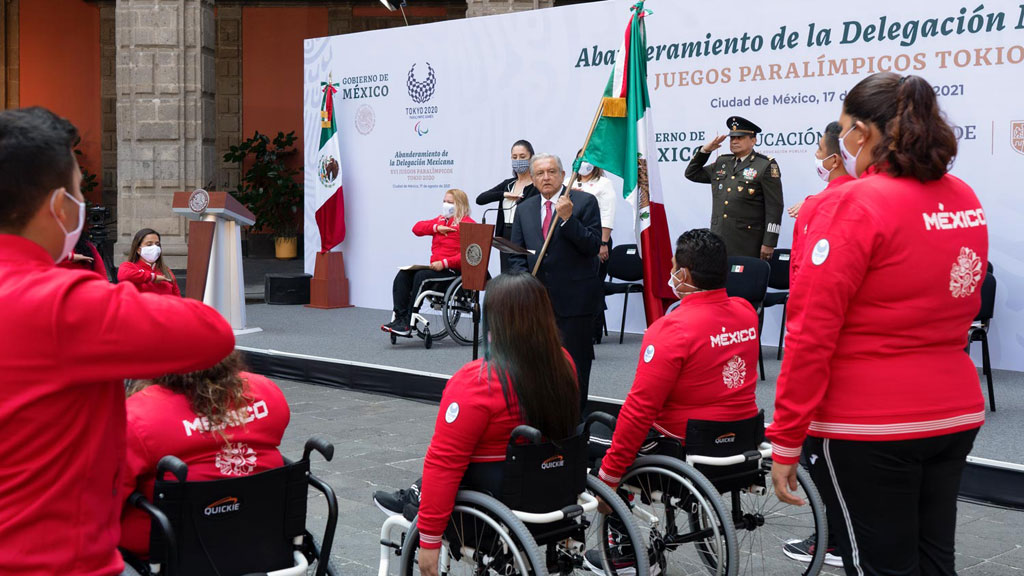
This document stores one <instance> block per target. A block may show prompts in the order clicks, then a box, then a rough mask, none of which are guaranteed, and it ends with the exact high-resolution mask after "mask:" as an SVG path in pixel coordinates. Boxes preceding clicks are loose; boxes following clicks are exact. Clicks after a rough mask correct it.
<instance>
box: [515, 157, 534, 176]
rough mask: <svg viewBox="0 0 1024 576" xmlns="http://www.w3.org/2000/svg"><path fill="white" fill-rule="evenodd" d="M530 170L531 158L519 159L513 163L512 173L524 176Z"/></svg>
mask: <svg viewBox="0 0 1024 576" xmlns="http://www.w3.org/2000/svg"><path fill="white" fill-rule="evenodd" d="M529 169H530V159H529V158H517V159H515V160H513V161H512V171H513V172H515V173H516V174H522V173H523V172H526V171H527V170H529Z"/></svg>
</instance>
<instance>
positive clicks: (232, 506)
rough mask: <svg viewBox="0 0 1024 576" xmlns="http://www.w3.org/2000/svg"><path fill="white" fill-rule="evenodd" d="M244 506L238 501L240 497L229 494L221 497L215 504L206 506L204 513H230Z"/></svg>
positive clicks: (211, 514)
mask: <svg viewBox="0 0 1024 576" xmlns="http://www.w3.org/2000/svg"><path fill="white" fill-rule="evenodd" d="M241 506H242V503H241V502H239V501H238V498H235V497H234V496H228V497H226V498H221V499H220V500H217V501H216V502H214V503H213V504H210V505H209V506H207V507H206V508H203V514H205V515H207V516H216V515H218V514H228V513H231V512H238V509H239V508H240V507H241Z"/></svg>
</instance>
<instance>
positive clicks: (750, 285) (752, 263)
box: [725, 256, 771, 380]
mask: <svg viewBox="0 0 1024 576" xmlns="http://www.w3.org/2000/svg"><path fill="white" fill-rule="evenodd" d="M770 275H771V267H770V266H769V265H768V262H766V261H764V260H761V259H760V258H750V257H747V256H730V257H729V275H728V276H727V277H726V279H725V291H726V293H727V294H729V296H735V297H738V298H743V299H744V300H746V301H747V302H750V305H751V306H753V307H754V310H755V311H757V319H758V322H757V362H758V365H759V366H760V373H761V380H764V379H765V378H764V354H763V351H762V350H761V323H762V320H763V319H764V315H763V314H764V298H765V294H767V293H768V277H769V276H770Z"/></svg>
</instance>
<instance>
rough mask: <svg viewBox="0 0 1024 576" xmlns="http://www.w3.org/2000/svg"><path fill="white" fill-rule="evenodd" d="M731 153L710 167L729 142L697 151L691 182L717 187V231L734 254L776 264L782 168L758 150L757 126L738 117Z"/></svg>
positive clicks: (713, 191)
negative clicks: (717, 151)
mask: <svg viewBox="0 0 1024 576" xmlns="http://www.w3.org/2000/svg"><path fill="white" fill-rule="evenodd" d="M726 126H727V127H728V128H729V134H728V136H729V150H730V151H731V152H732V154H720V155H719V156H718V158H717V159H716V160H715V161H714V162H711V163H710V164H708V165H707V166H705V165H704V164H705V163H706V162H707V161H708V159H710V158H711V153H712V152H714V151H715V150H717V149H718V147H719V146H721V145H722V142H723V141H724V140H725V138H726V135H725V134H722V135H721V136H718V137H717V138H715V139H714V140H712V141H710V142H708V143H707V144H705V145H704V146H702V147H701V148H700V149H699V150H696V151H694V153H693V159H692V160H690V164H689V165H688V166H687V167H686V178H687V179H688V180H690V181H691V182H699V183H702V184H711V231H712V232H714V233H715V234H718V235H719V236H720V237H721V238H722V240H724V241H725V247H726V251H727V252H728V254H729V256H749V257H751V258H761V259H763V260H770V259H771V257H772V252H774V251H775V245H776V244H777V243H778V241H779V232H781V231H782V206H783V204H782V178H781V175H780V174H779V165H778V163H776V162H775V160H774V159H773V158H769V157H768V156H765V155H764V154H761V153H760V152H757V151H755V150H754V143H755V141H756V139H757V135H758V134H759V133H760V132H761V128H759V127H758V126H757V125H756V124H754V123H753V122H751V121H750V120H747V119H746V118H740V117H739V116H732V117H731V118H729V120H728V121H726Z"/></svg>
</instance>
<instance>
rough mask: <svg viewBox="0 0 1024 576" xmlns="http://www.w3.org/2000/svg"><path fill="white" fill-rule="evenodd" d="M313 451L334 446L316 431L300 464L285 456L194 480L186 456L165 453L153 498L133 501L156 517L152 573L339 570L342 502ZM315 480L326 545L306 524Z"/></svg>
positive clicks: (194, 575) (329, 453)
mask: <svg viewBox="0 0 1024 576" xmlns="http://www.w3.org/2000/svg"><path fill="white" fill-rule="evenodd" d="M313 450H316V451H317V452H319V453H320V454H321V455H323V457H324V458H326V459H327V460H330V459H331V458H332V457H333V456H334V446H332V445H331V444H330V443H329V442H327V441H325V440H323V439H321V438H317V437H313V438H310V439H309V440H307V441H306V446H305V449H304V451H303V454H302V459H301V460H299V461H298V462H288V461H287V460H286V461H285V465H284V466H282V467H280V468H275V469H272V470H267V471H265V472H261V473H259V474H253V475H251V476H243V477H238V478H230V479H226V480H211V481H207V482H188V481H187V480H188V466H187V465H186V464H185V463H184V462H182V461H181V460H179V459H178V458H177V457H175V456H164V457H163V458H161V459H160V463H159V464H158V465H157V476H156V484H155V485H154V488H153V500H154V502H152V503H151V502H149V501H148V500H146V498H145V497H144V496H143V495H142V494H140V493H139V492H135V493H133V494H132V495H131V497H130V498H129V500H128V501H129V502H130V503H131V504H132V505H133V506H135V507H137V508H141V509H142V510H144V511H145V512H146V513H148V514H149V516H150V517H151V518H152V520H153V522H152V530H151V532H150V544H149V553H150V558H149V561H148V564H149V569H150V570H149V572H150V573H153V574H161V575H167V576H176V575H188V576H215V575H217V576H219V575H222V574H249V573H261V574H267V573H270V574H274V573H277V572H278V571H282V572H283V573H292V572H298V573H301V574H306V566H308V565H309V564H310V563H312V562H314V561H315V562H316V573H315V574H316V576H323V575H324V574H331V575H332V576H336V574H335V571H334V569H333V568H331V567H330V557H331V545H332V542H333V541H334V531H335V528H336V526H337V523H338V501H337V499H336V498H335V496H334V491H333V490H332V489H331V487H330V486H329V485H327V484H326V483H324V482H323V481H322V480H320V479H319V478H317V477H316V476H314V475H313V474H312V473H311V472H310V470H309V464H310V462H309V455H310V453H311V452H312V451H313ZM168 472H169V473H170V474H171V475H172V476H173V477H172V478H170V479H168V478H166V476H167V474H168ZM309 486H313V487H314V488H316V489H317V490H319V491H320V492H322V493H323V494H324V496H325V497H326V499H327V506H328V516H327V526H326V528H325V530H324V541H323V546H318V545H317V543H316V541H315V540H314V538H313V536H312V535H311V534H310V533H309V532H308V531H307V530H306V502H307V499H308V491H309V490H308V489H309ZM136 563H137V562H132V564H133V565H135V564H136ZM300 571H301V572H300Z"/></svg>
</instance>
